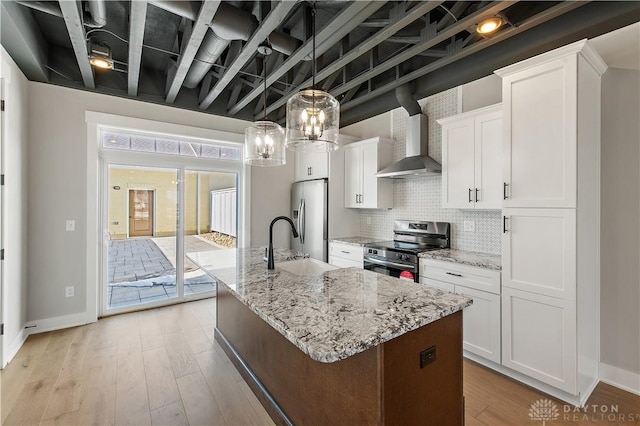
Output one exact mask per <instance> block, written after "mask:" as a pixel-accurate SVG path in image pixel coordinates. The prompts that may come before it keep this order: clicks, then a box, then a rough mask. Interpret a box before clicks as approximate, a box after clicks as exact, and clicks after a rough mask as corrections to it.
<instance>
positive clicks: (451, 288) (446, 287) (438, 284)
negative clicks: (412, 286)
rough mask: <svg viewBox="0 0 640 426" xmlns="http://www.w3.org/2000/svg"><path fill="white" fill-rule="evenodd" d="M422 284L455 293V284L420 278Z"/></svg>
mask: <svg viewBox="0 0 640 426" xmlns="http://www.w3.org/2000/svg"><path fill="white" fill-rule="evenodd" d="M420 284H424V285H427V286H429V287H435V288H439V289H441V290H446V291H450V292H451V293H455V286H454V285H453V284H449V283H445V282H442V281H438V280H433V279H431V278H427V277H425V276H420Z"/></svg>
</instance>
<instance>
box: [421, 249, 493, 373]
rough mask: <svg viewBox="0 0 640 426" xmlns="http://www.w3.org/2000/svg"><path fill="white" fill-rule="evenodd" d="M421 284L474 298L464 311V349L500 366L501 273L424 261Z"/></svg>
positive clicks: (422, 263) (422, 261)
mask: <svg viewBox="0 0 640 426" xmlns="http://www.w3.org/2000/svg"><path fill="white" fill-rule="evenodd" d="M420 283H421V284H425V285H428V286H431V287H437V288H440V289H442V290H446V291H451V292H454V293H458V294H463V295H465V296H468V297H470V298H472V299H473V304H472V305H471V306H469V307H467V308H465V309H464V312H463V315H462V318H463V319H462V321H463V329H464V332H463V348H464V349H465V350H466V351H469V352H471V353H473V354H476V355H478V356H481V357H483V358H486V359H487V360H489V361H493V362H495V363H498V364H499V363H500V358H501V350H500V347H501V341H500V333H501V330H500V303H501V300H500V272H499V271H493V270H489V269H484V268H476V267H471V266H464V265H459V264H455V263H451V262H442V261H436V260H427V259H422V260H421V261H420ZM461 284H464V285H461Z"/></svg>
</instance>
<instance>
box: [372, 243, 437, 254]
mask: <svg viewBox="0 0 640 426" xmlns="http://www.w3.org/2000/svg"><path fill="white" fill-rule="evenodd" d="M365 247H367V248H372V249H381V250H393V251H395V252H399V253H411V254H418V253H422V252H424V251H431V250H439V249H441V248H442V247H441V246H423V247H419V246H417V245H416V244H412V243H405V242H402V241H376V242H375V243H370V244H365Z"/></svg>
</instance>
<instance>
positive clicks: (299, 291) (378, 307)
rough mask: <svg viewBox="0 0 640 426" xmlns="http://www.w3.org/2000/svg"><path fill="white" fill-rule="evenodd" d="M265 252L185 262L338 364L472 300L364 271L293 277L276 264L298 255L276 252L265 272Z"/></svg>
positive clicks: (308, 349)
mask: <svg viewBox="0 0 640 426" xmlns="http://www.w3.org/2000/svg"><path fill="white" fill-rule="evenodd" d="M264 252H265V251H264V247H261V248H248V249H229V250H215V251H210V252H200V253H189V254H187V257H188V258H189V259H191V260H192V261H193V262H194V263H196V264H197V265H198V266H200V267H201V268H202V269H203V270H205V271H206V272H207V273H208V274H209V275H211V276H212V277H214V278H215V279H216V281H217V282H218V283H221V284H224V285H225V286H226V287H228V288H229V290H230V291H231V293H232V294H233V295H234V296H235V297H237V298H238V300H240V301H241V302H242V303H244V304H245V305H247V306H248V307H249V308H250V309H251V310H252V311H253V312H255V313H256V314H257V315H258V316H260V317H261V318H262V319H263V320H264V321H266V322H267V323H268V324H269V325H271V326H272V327H273V328H275V329H276V330H278V331H279V332H280V333H281V334H282V335H283V336H284V337H286V338H287V339H288V340H289V341H290V342H291V343H293V344H294V345H296V346H297V347H298V348H299V349H300V350H301V351H303V352H304V353H306V354H307V355H309V356H310V357H311V358H312V359H314V360H316V361H319V362H327V363H328V362H335V361H339V360H341V359H345V358H347V357H349V356H352V355H355V354H357V353H359V352H363V351H365V350H367V349H369V348H372V347H374V346H377V345H379V344H381V343H384V342H386V341H388V340H391V339H393V338H395V337H398V336H400V335H402V334H404V333H407V332H409V331H411V330H414V329H417V328H419V327H422V326H424V325H426V324H429V323H431V322H433V321H436V320H438V319H440V318H443V317H445V316H447V315H450V314H453V313H455V312H457V311H459V310H461V309H463V308H465V307H467V306H469V305H471V303H472V300H471V299H470V298H468V297H465V296H462V295H457V294H453V293H449V292H447V291H443V290H440V289H436V288H433V287H427V286H423V285H420V284H417V283H412V282H407V281H402V280H399V279H397V278H391V277H388V276H386V275H382V274H377V273H375V272H371V271H367V270H364V269H359V268H344V269H335V270H332V271H328V272H324V273H319V274H317V275H308V276H301V275H294V274H291V273H289V272H287V271H284V270H282V269H279V268H278V263H279V262H283V261H286V260H292V259H294V258H300V257H302V256H301V255H295V254H293V253H292V252H291V251H289V250H285V249H276V250H275V253H274V254H275V262H276V269H275V270H274V271H270V273H267V269H266V264H265V263H264V262H263V260H262V259H263V256H264Z"/></svg>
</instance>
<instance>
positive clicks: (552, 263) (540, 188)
mask: <svg viewBox="0 0 640 426" xmlns="http://www.w3.org/2000/svg"><path fill="white" fill-rule="evenodd" d="M605 70H606V64H605V63H604V61H603V60H602V59H601V58H600V57H599V56H598V54H597V53H596V52H595V51H594V50H593V49H592V48H591V46H590V45H589V43H588V42H587V41H586V40H582V41H579V42H576V43H573V44H570V45H568V46H565V47H562V48H560V49H556V50H554V51H551V52H548V53H545V54H542V55H539V56H537V57H534V58H531V59H528V60H525V61H522V62H519V63H517V64H514V65H511V66H508V67H506V68H503V69H500V70H498V71H496V74H497V75H499V76H500V77H501V78H502V95H503V103H502V105H503V120H504V134H503V147H504V149H503V175H504V186H503V191H504V194H503V195H504V200H503V207H504V208H503V234H502V262H503V268H502V336H503V340H502V364H503V365H504V366H506V367H508V368H510V369H512V370H515V371H516V372H519V373H522V374H523V375H525V376H528V377H531V378H533V379H536V380H537V381H538V382H541V383H542V386H540V385H538V386H537V387H540V388H542V389H543V390H546V391H547V392H549V393H551V394H553V395H555V396H557V397H559V398H561V399H564V400H565V401H569V402H572V403H575V404H579V405H582V404H583V403H584V402H586V399H587V398H588V396H589V395H590V393H591V392H592V390H593V388H594V387H595V386H596V384H597V383H598V362H599V346H600V345H599V336H600V329H599V324H600V304H599V292H600V266H599V265H600V76H601V75H602V74H603V73H604V72H605Z"/></svg>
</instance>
